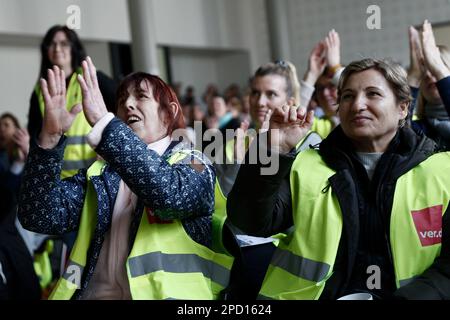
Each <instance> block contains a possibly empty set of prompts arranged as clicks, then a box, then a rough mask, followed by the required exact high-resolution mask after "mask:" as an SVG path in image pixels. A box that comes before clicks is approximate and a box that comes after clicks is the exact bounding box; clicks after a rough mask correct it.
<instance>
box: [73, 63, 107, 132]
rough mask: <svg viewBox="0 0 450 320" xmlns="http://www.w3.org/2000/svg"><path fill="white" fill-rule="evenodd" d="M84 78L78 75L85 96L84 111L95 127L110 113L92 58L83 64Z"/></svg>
mask: <svg viewBox="0 0 450 320" xmlns="http://www.w3.org/2000/svg"><path fill="white" fill-rule="evenodd" d="M81 65H82V67H83V76H81V75H78V82H79V83H80V86H81V91H82V94H83V111H84V116H85V117H86V120H87V121H88V122H89V124H90V125H91V126H94V125H95V124H96V123H97V121H99V120H100V119H101V118H102V117H103V116H104V115H105V114H107V113H108V110H107V109H106V105H105V101H104V100H103V96H102V93H101V92H100V88H99V86H98V80H97V70H96V69H95V66H94V64H93V63H92V60H91V58H90V57H87V58H86V60H85V61H83V63H82V64H81Z"/></svg>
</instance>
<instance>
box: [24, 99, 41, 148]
mask: <svg viewBox="0 0 450 320" xmlns="http://www.w3.org/2000/svg"><path fill="white" fill-rule="evenodd" d="M41 128H42V113H41V109H40V107H39V100H38V96H37V95H36V92H35V91H34V90H33V93H32V94H31V98H30V109H29V110H28V125H27V129H28V133H29V134H30V137H31V138H32V139H33V138H34V139H36V140H37V138H38V136H39V133H40V132H41Z"/></svg>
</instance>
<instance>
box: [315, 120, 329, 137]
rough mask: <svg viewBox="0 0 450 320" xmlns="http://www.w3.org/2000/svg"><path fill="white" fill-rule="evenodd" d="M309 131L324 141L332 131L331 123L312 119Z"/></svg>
mask: <svg viewBox="0 0 450 320" xmlns="http://www.w3.org/2000/svg"><path fill="white" fill-rule="evenodd" d="M311 130H312V131H315V132H317V133H318V134H319V136H321V137H322V139H325V138H326V137H327V136H328V135H329V134H330V132H331V131H332V130H333V123H332V122H331V120H329V119H325V118H324V119H321V118H314V122H313V124H312V127H311Z"/></svg>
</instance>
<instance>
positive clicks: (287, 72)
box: [250, 60, 300, 105]
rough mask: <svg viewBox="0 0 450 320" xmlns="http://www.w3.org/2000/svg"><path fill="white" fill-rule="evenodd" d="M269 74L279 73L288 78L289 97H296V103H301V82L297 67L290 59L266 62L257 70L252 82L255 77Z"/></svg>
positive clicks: (287, 91)
mask: <svg viewBox="0 0 450 320" xmlns="http://www.w3.org/2000/svg"><path fill="white" fill-rule="evenodd" d="M268 75H279V76H281V77H283V78H284V79H285V80H286V85H287V87H286V93H287V96H288V98H294V103H295V105H299V104H300V82H299V81H298V77H297V68H295V66H294V64H293V63H292V62H290V61H286V60H278V61H275V62H269V63H266V64H264V65H262V66H260V67H259V68H258V70H256V72H255V74H254V75H253V77H252V78H251V79H250V82H253V80H254V79H255V78H259V77H264V76H268Z"/></svg>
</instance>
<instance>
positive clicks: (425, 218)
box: [411, 205, 442, 247]
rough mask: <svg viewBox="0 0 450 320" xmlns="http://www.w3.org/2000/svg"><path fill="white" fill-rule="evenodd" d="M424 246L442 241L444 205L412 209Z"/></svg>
mask: <svg viewBox="0 0 450 320" xmlns="http://www.w3.org/2000/svg"><path fill="white" fill-rule="evenodd" d="M411 214H412V217H413V220H414V224H415V225H416V230H417V234H418V235H419V239H420V243H421V244H422V247H426V246H432V245H433V244H437V243H441V241H442V205H438V206H433V207H429V208H425V209H422V210H417V211H411Z"/></svg>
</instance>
